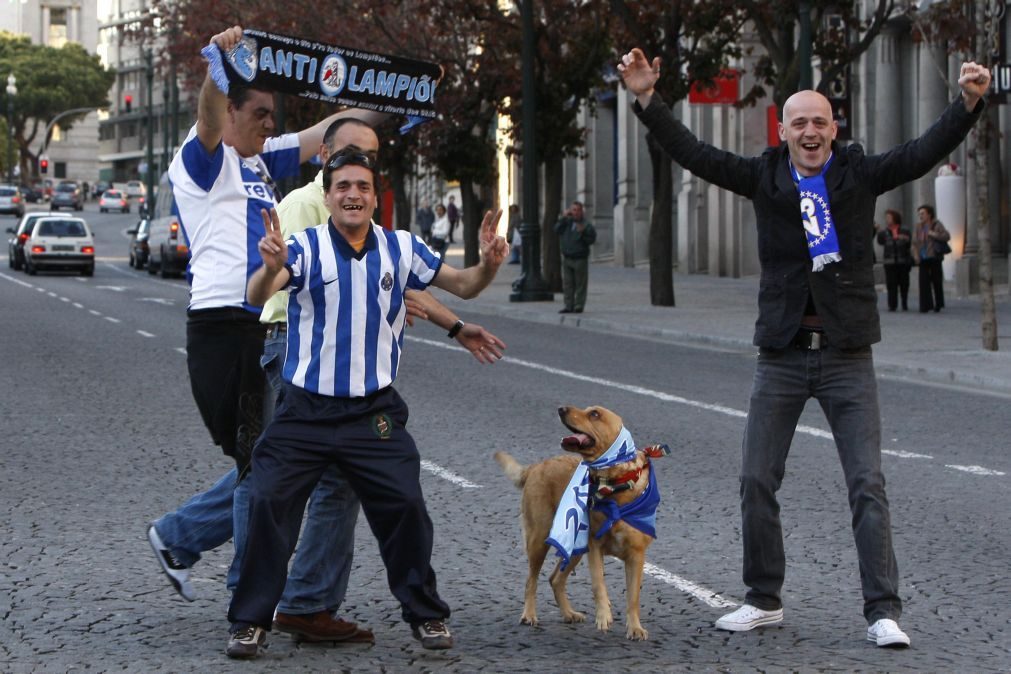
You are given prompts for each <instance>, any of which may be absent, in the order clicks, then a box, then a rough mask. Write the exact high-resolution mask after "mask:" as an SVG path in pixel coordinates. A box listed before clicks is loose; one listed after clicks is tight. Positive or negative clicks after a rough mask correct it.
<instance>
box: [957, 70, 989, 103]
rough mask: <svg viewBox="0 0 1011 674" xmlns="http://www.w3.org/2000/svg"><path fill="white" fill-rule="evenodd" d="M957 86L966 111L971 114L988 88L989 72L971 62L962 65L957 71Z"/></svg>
mask: <svg viewBox="0 0 1011 674" xmlns="http://www.w3.org/2000/svg"><path fill="white" fill-rule="evenodd" d="M958 86H960V87H961V88H962V99H963V101H964V102H965V107H966V109H967V110H969V112H972V111H973V109H974V108H975V107H976V103H977V102H978V101H979V99H981V98H983V94H985V93H986V92H987V90H988V89H989V88H990V70H989V69H988V68H986V67H985V66H981V65H979V64H978V63H975V62H973V61H969V62H967V63H963V64H962V67H961V68H960V69H959V71H958Z"/></svg>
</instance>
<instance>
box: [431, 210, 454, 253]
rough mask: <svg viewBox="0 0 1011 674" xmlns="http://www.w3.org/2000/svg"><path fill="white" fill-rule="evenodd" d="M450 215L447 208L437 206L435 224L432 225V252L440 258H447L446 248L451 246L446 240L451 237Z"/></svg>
mask: <svg viewBox="0 0 1011 674" xmlns="http://www.w3.org/2000/svg"><path fill="white" fill-rule="evenodd" d="M449 232H450V226H449V215H448V214H447V212H446V207H445V206H443V205H442V204H436V206H435V222H434V223H432V250H434V251H435V252H436V253H438V254H439V256H440V257H443V258H444V257H446V248H447V247H448V246H449V244H448V242H447V241H446V239H447V238H448V237H449Z"/></svg>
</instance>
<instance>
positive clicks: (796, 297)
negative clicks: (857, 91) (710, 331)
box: [618, 49, 990, 647]
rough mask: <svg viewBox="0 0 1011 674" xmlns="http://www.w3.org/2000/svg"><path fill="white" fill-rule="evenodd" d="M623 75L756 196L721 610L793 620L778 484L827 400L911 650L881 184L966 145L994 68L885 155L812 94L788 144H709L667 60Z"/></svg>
mask: <svg viewBox="0 0 1011 674" xmlns="http://www.w3.org/2000/svg"><path fill="white" fill-rule="evenodd" d="M618 70H619V72H620V73H621V76H622V78H623V80H624V82H625V86H626V87H628V90H629V91H630V92H631V93H632V94H633V95H635V97H636V100H635V104H634V106H633V108H634V110H635V113H636V115H638V116H639V119H640V120H641V121H642V122H643V124H645V125H646V127H647V128H648V129H649V132H650V133H651V134H652V135H653V137H654V138H655V139H656V140H657V142H659V143H660V145H661V146H662V147H663V148H664V150H665V151H666V152H667V154H669V155H670V157H671V158H672V159H673V160H674V161H677V162H678V163H680V164H681V165H682V166H683V167H684V168H685V169H687V170H688V171H691V172H692V173H694V174H695V175H697V176H699V177H700V178H703V179H704V180H708V181H709V182H711V183H713V184H715V185H718V186H720V187H723V188H725V189H728V190H730V191H732V192H734V193H736V194H740V195H741V196H744V197H747V198H749V199H751V200H752V203H753V205H754V208H755V214H756V216H757V227H758V255H759V260H760V261H761V265H762V280H761V290H760V291H759V297H758V305H759V317H758V322H757V324H756V330H755V344H756V345H757V346H758V347H760V351H759V355H758V363H757V367H756V372H755V379H754V384H753V387H752V392H751V403H750V406H749V408H748V421H747V426H746V429H745V433H744V443H743V461H742V468H741V514H742V520H743V523H742V534H743V543H744V583H745V584H746V585H747V586H748V588H749V590H748V594H747V597H746V600H745V604H744V605H743V606H742V607H741V608H739V609H737V610H736V611H734V612H732V613H729V614H727V615H725V616H723V617H722V618H720V619H719V620H717V621H716V627H718V628H720V629H725V630H731V631H744V630H750V629H754V628H755V627H759V626H761V625H771V624H774V623H778V622H781V621H782V620H783V604H782V599H781V597H780V592H781V590H782V586H783V579H784V576H785V572H786V557H785V553H784V549H783V532H782V527H781V525H780V520H779V503H778V502H777V500H776V492H777V491H778V490H779V487H780V485H781V483H782V480H783V476H784V473H785V470H786V457H787V454H788V452H789V449H790V443H791V441H792V439H793V434H794V432H795V430H796V427H797V422H798V420H799V418H800V415H801V413H802V412H803V410H804V406H805V404H806V402H807V400H808V398H811V397H814V398H815V399H817V400H818V402H819V403H820V404H821V407H822V409H823V410H824V412H825V416H826V417H827V418H828V421H829V425H830V427H831V428H832V435H833V437H834V438H835V442H836V447H837V449H838V453H839V458H840V460H841V462H842V466H843V473H844V474H845V477H846V486H847V489H848V491H849V503H850V510H851V511H852V515H853V519H852V522H853V535H854V538H855V540H856V547H857V554H858V556H859V559H860V579H861V584H862V588H863V595H864V617H865V618H866V620H867V623H868V629H867V633H866V638H867V640H868V641H871V642H873V643H875V644H876V645H878V646H898V647H905V646H908V645H909V637H908V636H907V635H906V634H905V632H903V631H902V630H901V629H900V628H899V626H898V624H897V622H896V621H897V620H898V619H899V616H900V615H901V613H902V601H901V600H900V598H899V587H898V586H899V579H898V575H899V573H898V567H897V565H896V563H895V554H894V552H893V550H892V533H891V521H890V518H889V511H888V499H887V497H886V496H885V478H884V475H883V473H882V471H881V415H880V411H879V408H878V399H877V385H876V381H875V376H874V364H873V360H872V356H871V345H872V344H874V343H876V342H878V341H880V339H881V328H880V323H879V317H878V312H877V301H876V300H877V296H876V293H875V290H874V274H873V261H872V258H871V250H872V247H871V246H870V245H868V243H869V242H870V240H871V236H872V234H873V225H874V222H873V220H874V202H875V200H876V198H877V197H878V195H880V194H882V193H884V192H887V191H889V190H892V189H895V188H896V187H898V186H899V185H901V184H903V183H905V182H908V181H910V180H915V179H916V178H918V177H920V176H922V175H924V174H925V173H927V171H929V170H930V169H931V168H933V167H934V166H935V165H936V164H937V163H938V162H939V161H941V160H942V159H943V158H944V157H945V156H947V155H948V154H949V153H950V152H952V151H953V150H954V149H955V148H956V147H958V145H959V144H960V143H961V142H962V141H963V140H964V138H965V136H966V134H968V133H969V130H970V129H971V128H972V125H973V124H974V123H975V122H976V120H978V119H979V117H980V115H981V113H982V111H983V108H984V102H983V100H982V97H983V94H984V93H986V90H987V88H988V87H989V86H990V72H989V71H988V70H987V69H986V68H984V67H983V66H980V65H977V64H975V63H963V64H962V67H961V72H960V76H959V80H958V83H959V86H960V87H961V89H962V93H961V96H960V97H959V98H957V99H956V100H955V101H953V102H952V103H951V105H949V106H948V108H947V110H945V112H944V113H943V114H942V115H941V118H940V119H939V120H938V121H937V122H936V123H935V124H934V125H933V126H932V127H931V128H930V129H929V130H928V131H927V132H926V133H925V134H924V135H922V136H921V137H920V138H918V139H916V140H914V141H912V142H909V143H906V144H904V145H901V146H899V147H896V148H895V149H893V150H891V151H889V152H885V153H884V154H880V155H871V156H867V155H865V154H864V151H863V148H862V147H860V146H859V145H851V146H849V147H843V146H842V145H840V144H838V143H837V142H835V138H836V133H837V131H838V126H837V123H836V122H835V121H834V120H833V116H832V107H831V105H830V104H829V101H828V99H826V98H825V97H824V96H822V95H821V94H819V93H817V92H814V91H801V92H799V93H796V94H794V95H793V96H791V97H790V98H789V99H788V100H787V101H786V104H785V105H784V106H783V122H782V123H781V124H780V125H779V136H780V139H781V140H782V141H784V143H785V144H784V145H782V146H780V147H778V148H770V149H769V150H766V152H765V153H764V154H763V155H762V156H760V157H753V158H747V157H741V156H738V155H735V154H732V153H729V152H725V151H722V150H719V149H717V148H715V147H713V146H711V145H708V144H706V143H703V142H701V141H699V140H698V139H697V138H695V136H693V135H692V133H691V132H690V131H689V130H688V129H687V128H686V127H685V126H684V125H683V124H681V123H680V122H679V121H677V120H676V119H675V118H674V116H673V114H672V113H671V111H670V109H669V108H668V107H667V105H666V104H665V103H664V102H663V101H662V100H661V99H660V97H659V96H658V95H657V94H656V93H655V92H654V85H655V84H656V81H657V80H658V79H659V77H660V59H659V58H655V59H653V61H652V62H650V61H648V60H647V58H646V56H645V54H643V52H642V51H641V50H640V49H633V50H632V51H631V52H629V53H628V54H625V55H624V56H623V57H622V59H621V63H620V64H618Z"/></svg>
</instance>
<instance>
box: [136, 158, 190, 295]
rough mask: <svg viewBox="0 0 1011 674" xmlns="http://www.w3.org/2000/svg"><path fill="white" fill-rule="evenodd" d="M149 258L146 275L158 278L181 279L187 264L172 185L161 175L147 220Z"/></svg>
mask: <svg viewBox="0 0 1011 674" xmlns="http://www.w3.org/2000/svg"><path fill="white" fill-rule="evenodd" d="M147 243H148V249H149V255H148V259H147V272H148V273H149V274H158V273H160V274H161V276H162V278H168V277H169V276H175V275H181V274H184V273H185V272H186V267H187V266H188V265H189V263H190V246H189V241H187V240H186V233H185V232H184V231H183V228H182V226H181V225H180V224H179V214H178V213H177V211H176V203H175V197H174V195H173V194H172V183H170V182H169V179H168V174H167V173H164V174H162V177H161V182H160V183H159V185H158V198H157V199H156V201H155V209H154V213H153V214H152V216H151V228H150V234H149V235H148V239H147Z"/></svg>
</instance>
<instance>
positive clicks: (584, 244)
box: [555, 216, 597, 259]
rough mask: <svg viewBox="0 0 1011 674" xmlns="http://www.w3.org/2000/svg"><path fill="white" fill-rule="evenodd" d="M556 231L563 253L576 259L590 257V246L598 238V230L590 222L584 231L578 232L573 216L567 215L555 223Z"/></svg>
mask: <svg viewBox="0 0 1011 674" xmlns="http://www.w3.org/2000/svg"><path fill="white" fill-rule="evenodd" d="M555 231H556V232H557V233H558V246H559V249H560V250H561V251H562V255H564V256H565V257H571V258H575V259H582V258H584V257H590V246H591V245H593V242H594V241H596V240H597V230H595V229H594V228H593V225H591V224H590V223H589V222H587V223H586V226H585V227H584V228H583V231H581V232H578V231H576V228H575V227H573V226H572V218H570V217H568V216H565V217H562V218H559V220H558V222H556V223H555Z"/></svg>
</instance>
